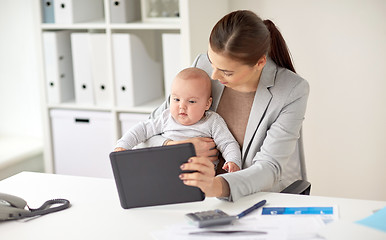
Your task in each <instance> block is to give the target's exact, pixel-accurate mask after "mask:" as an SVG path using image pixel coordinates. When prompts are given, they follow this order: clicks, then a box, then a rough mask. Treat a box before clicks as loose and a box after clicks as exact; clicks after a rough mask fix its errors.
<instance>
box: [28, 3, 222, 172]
mask: <svg viewBox="0 0 386 240" xmlns="http://www.w3.org/2000/svg"><path fill="white" fill-rule="evenodd" d="M73 1H76V0H73ZM100 1H103V7H104V18H103V19H100V20H97V21H92V22H85V23H74V24H55V23H42V22H43V20H42V19H43V18H42V5H41V0H35V3H36V4H35V10H34V11H35V12H36V19H37V31H38V33H39V34H38V36H39V41H38V42H40V43H42V44H40V45H39V46H37V47H38V52H39V62H40V65H41V69H40V76H41V89H42V91H41V93H42V95H43V102H42V107H43V115H44V130H45V133H44V159H45V170H46V172H50V173H53V172H55V166H54V162H55V159H54V156H55V153H54V150H53V149H55V148H54V144H55V143H54V141H53V139H54V137H53V134H54V133H53V129H52V126H53V124H52V118H51V116H50V111H51V110H58V109H59V110H73V111H94V112H105V113H109V114H110V115H111V119H112V126H111V129H112V131H113V133H112V135H113V138H114V140H117V139H119V138H120V137H121V123H120V120H119V114H121V113H124V114H127V113H145V114H148V113H150V112H152V111H153V110H154V109H155V108H156V107H157V106H159V105H160V104H161V103H162V102H163V101H164V99H165V96H163V97H161V98H159V99H156V100H152V101H150V102H147V103H145V104H142V105H139V106H134V107H127V108H126V107H119V106H117V100H116V96H117V93H116V92H115V90H114V89H112V90H111V91H112V98H113V99H112V101H111V102H112V104H111V105H109V106H103V107H101V106H96V105H80V104H77V103H76V102H66V103H61V104H49V103H48V100H47V91H46V88H47V87H48V86H47V84H46V79H45V74H44V73H45V64H44V54H43V49H44V46H43V33H44V32H47V31H57V30H69V31H72V32H96V33H105V34H106V38H107V41H106V44H107V46H106V48H107V62H108V66H107V69H108V82H109V85H110V86H114V84H115V76H114V71H113V69H114V62H113V55H112V53H113V47H112V35H113V34H114V33H132V34H136V35H139V36H142V39H145V40H146V39H152V40H154V39H155V40H156V43H157V44H156V46H155V47H154V48H155V49H153V50H154V52H155V55H157V56H156V58H158V60H160V61H161V63H162V42H161V40H162V37H161V36H162V33H179V34H180V36H181V66H184V67H188V66H190V65H191V63H192V62H193V60H194V58H195V57H196V56H197V55H198V54H200V53H203V52H206V51H207V45H208V37H209V34H210V31H211V29H212V27H213V26H214V24H215V23H216V22H217V21H218V20H219V19H220V18H221V17H222V16H224V15H225V14H226V13H227V12H228V0H210V1H207V0H179V1H178V4H179V10H180V11H179V12H180V13H179V17H178V18H175V17H174V18H173V20H172V21H170V20H169V21H162V18H160V21H159V22H157V21H155V20H154V19H152V20H151V21H148V19H147V20H146V21H142V20H139V21H136V22H130V23H111V22H110V1H111V0H100ZM145 1H146V0H145ZM147 1H149V0H147ZM141 2H142V4H143V2H144V1H143V0H142V1H141ZM145 45H146V42H145ZM149 71H151V69H149ZM67 134H68V135H69V136H71V135H72V136H73V137H76V136H75V133H74V132H70V131H69V132H68V133H67ZM94 140H95V139H94ZM84 144H85V146H86V145H87V143H84ZM55 147H57V146H55ZM63 147H67V146H63ZM78 147H79V148H82V147H84V146H78ZM113 147H114V146H113V145H112V146H111V149H113ZM106 159H107V160H106V161H108V156H106ZM78 161H82V159H78ZM76 167H77V166H74V168H76ZM90 167H92V166H90Z"/></svg>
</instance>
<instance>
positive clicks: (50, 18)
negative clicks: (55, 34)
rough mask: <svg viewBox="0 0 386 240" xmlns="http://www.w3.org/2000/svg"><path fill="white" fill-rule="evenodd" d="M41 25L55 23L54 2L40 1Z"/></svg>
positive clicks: (49, 0) (48, 0)
mask: <svg viewBox="0 0 386 240" xmlns="http://www.w3.org/2000/svg"><path fill="white" fill-rule="evenodd" d="M42 14H43V23H55V13H54V0H42Z"/></svg>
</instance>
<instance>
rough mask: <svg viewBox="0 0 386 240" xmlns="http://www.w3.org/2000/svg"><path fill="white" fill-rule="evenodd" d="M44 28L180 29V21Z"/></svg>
mask: <svg viewBox="0 0 386 240" xmlns="http://www.w3.org/2000/svg"><path fill="white" fill-rule="evenodd" d="M41 29H42V30H71V29H96V30H106V29H114V30H120V29H124V30H180V29H181V24H180V23H179V22H161V23H153V22H132V23H112V24H106V23H74V24H49V23H45V24H41Z"/></svg>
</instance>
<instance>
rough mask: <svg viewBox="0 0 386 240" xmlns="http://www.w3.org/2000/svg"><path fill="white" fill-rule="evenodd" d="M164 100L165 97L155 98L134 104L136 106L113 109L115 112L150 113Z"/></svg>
mask: <svg viewBox="0 0 386 240" xmlns="http://www.w3.org/2000/svg"><path fill="white" fill-rule="evenodd" d="M164 101H165V98H159V99H155V100H153V101H150V102H147V103H145V104H143V105H140V106H136V107H131V108H128V107H125V108H123V107H116V108H115V110H116V111H117V112H136V113H151V112H153V110H154V109H156V108H157V107H159V106H160V105H161V104H162V103H163V102H164Z"/></svg>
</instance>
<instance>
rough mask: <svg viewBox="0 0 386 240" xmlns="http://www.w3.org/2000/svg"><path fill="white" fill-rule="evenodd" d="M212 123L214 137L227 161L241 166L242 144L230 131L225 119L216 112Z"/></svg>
mask: <svg viewBox="0 0 386 240" xmlns="http://www.w3.org/2000/svg"><path fill="white" fill-rule="evenodd" d="M214 114H215V116H213V118H214V121H213V122H212V123H211V124H212V137H213V140H214V141H215V143H216V146H217V148H218V150H219V151H220V152H221V153H222V156H223V158H224V159H225V162H226V163H228V162H233V164H236V165H237V166H238V168H239V169H240V168H241V150H240V145H239V144H238V142H237V141H236V139H235V138H234V137H233V135H232V133H231V132H230V131H229V129H228V127H227V125H226V123H225V121H224V119H223V118H222V117H221V116H220V115H219V114H217V113H214Z"/></svg>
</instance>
